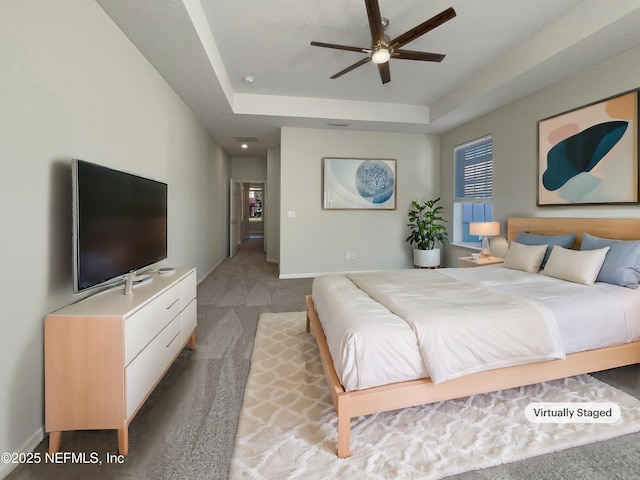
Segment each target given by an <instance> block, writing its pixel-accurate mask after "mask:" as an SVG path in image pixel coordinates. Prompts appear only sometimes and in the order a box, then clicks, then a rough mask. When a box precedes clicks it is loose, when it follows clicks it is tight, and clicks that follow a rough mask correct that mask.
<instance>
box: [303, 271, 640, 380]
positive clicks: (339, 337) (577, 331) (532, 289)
mask: <svg viewBox="0 0 640 480" xmlns="http://www.w3.org/2000/svg"><path fill="white" fill-rule="evenodd" d="M403 272H406V273H407V274H409V275H416V276H418V275H419V276H423V277H425V278H426V277H427V276H431V275H439V278H445V277H453V278H457V279H458V280H461V281H462V282H464V283H465V285H467V287H469V288H471V287H472V286H473V285H482V286H483V287H486V288H488V289H493V290H497V291H501V292H504V293H507V294H509V295H512V296H517V297H521V298H523V299H526V300H528V301H530V302H531V303H535V304H537V305H538V309H539V311H541V312H543V313H544V312H545V311H546V313H548V312H551V314H552V315H553V317H554V318H555V320H556V323H557V325H558V329H559V331H560V336H561V337H562V343H561V346H562V347H561V350H564V351H566V353H574V352H578V351H583V350H589V349H593V348H601V347H606V346H611V345H617V344H621V343H625V342H630V341H634V340H638V339H640V289H639V290H631V289H629V288H624V287H618V286H614V285H608V284H602V283H596V285H595V286H585V285H578V284H575V283H571V282H566V281H563V280H558V279H555V278H551V277H546V276H544V275H540V274H531V273H526V272H521V271H517V270H510V269H507V268H504V267H502V266H500V265H492V266H486V267H482V268H460V269H457V268H451V269H441V270H437V271H430V270H406V271H403ZM388 273H389V272H386V273H385V275H388ZM398 273H399V272H398ZM394 274H395V272H394ZM467 287H465V288H467ZM312 295H313V299H314V303H315V308H316V310H317V312H318V316H319V317H320V321H321V322H322V325H323V328H324V331H325V335H326V337H327V343H328V346H329V350H330V351H331V355H332V357H333V363H334V367H335V370H336V373H337V374H338V378H339V379H340V381H341V383H342V385H343V387H344V388H345V390H347V391H351V390H359V389H364V388H370V387H374V386H379V385H385V384H389V383H395V382H400V381H406V380H414V379H417V378H425V377H429V376H432V375H431V372H430V371H429V370H428V368H427V366H426V364H425V361H423V359H422V353H421V351H420V350H421V349H420V346H419V344H418V340H417V338H416V334H415V332H414V330H413V328H412V327H411V326H410V325H409V323H407V321H405V320H404V319H402V318H401V317H400V316H399V315H398V314H396V313H394V312H392V311H390V309H389V308H387V307H385V306H384V305H382V304H381V303H379V302H377V301H376V300H374V299H373V298H372V297H371V296H370V295H369V294H367V293H365V292H364V291H363V290H361V289H360V288H358V287H357V286H356V285H355V284H354V283H353V282H352V281H351V280H349V279H348V278H347V277H346V276H345V275H325V276H320V277H317V278H316V279H315V280H314V282H313V287H312ZM455 297H456V298H455V300H456V301H460V302H461V304H460V305H459V307H456V308H457V310H458V311H465V309H466V308H467V307H466V306H464V305H463V304H464V303H466V301H469V300H470V298H469V297H467V291H466V289H465V291H464V292H462V293H459V294H457V295H455ZM546 313H545V318H546V319H547V320H548V317H546ZM472 340H473V339H472ZM556 346H557V345H556ZM456 348H457V347H456V346H455V345H453V346H452V345H447V346H445V350H447V352H449V351H451V350H454V349H456Z"/></svg>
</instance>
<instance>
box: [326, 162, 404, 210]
mask: <svg viewBox="0 0 640 480" xmlns="http://www.w3.org/2000/svg"><path fill="white" fill-rule="evenodd" d="M322 208H323V209H325V210H344V209H366V210H395V208H396V161H395V159H389V158H323V159H322Z"/></svg>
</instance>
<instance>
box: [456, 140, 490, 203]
mask: <svg viewBox="0 0 640 480" xmlns="http://www.w3.org/2000/svg"><path fill="white" fill-rule="evenodd" d="M454 158H455V197H456V200H471V199H490V198H492V196H493V139H492V137H491V136H488V137H484V138H481V139H479V140H474V141H473V142H469V143H466V144H464V145H459V146H457V147H456V148H455V149H454Z"/></svg>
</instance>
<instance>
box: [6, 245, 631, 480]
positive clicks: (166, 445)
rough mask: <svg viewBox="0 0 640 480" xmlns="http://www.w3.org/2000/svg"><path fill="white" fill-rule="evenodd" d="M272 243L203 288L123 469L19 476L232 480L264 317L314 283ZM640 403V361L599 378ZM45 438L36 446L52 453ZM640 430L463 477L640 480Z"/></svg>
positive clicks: (39, 468)
mask: <svg viewBox="0 0 640 480" xmlns="http://www.w3.org/2000/svg"><path fill="white" fill-rule="evenodd" d="M265 257H266V256H265V254H264V253H263V252H262V240H261V239H256V240H252V241H250V242H249V243H246V244H243V246H242V248H241V250H240V252H239V253H238V255H237V256H235V257H234V258H230V259H227V260H225V261H224V262H223V263H222V264H221V265H220V266H219V267H218V268H217V269H216V270H215V271H214V272H213V273H212V274H211V275H210V276H209V277H208V278H207V279H206V280H205V281H204V282H203V283H202V284H201V285H200V286H199V287H198V329H197V331H196V332H197V333H196V334H197V337H196V340H197V344H198V345H197V349H196V351H194V352H191V351H189V350H185V351H183V352H182V354H181V355H180V357H178V360H177V361H176V362H175V364H174V365H173V367H172V368H171V369H170V371H169V372H168V374H167V376H166V377H165V378H164V379H163V380H162V382H161V383H160V384H159V385H158V387H157V388H156V390H155V391H154V392H153V394H152V395H151V397H150V398H149V401H148V402H147V403H146V404H145V406H144V407H143V408H142V409H141V410H140V412H139V413H138V415H137V416H136V418H135V419H134V421H133V422H132V423H131V425H130V429H129V455H128V456H127V457H126V460H125V463H124V464H123V465H105V464H103V465H101V466H95V465H78V464H71V463H68V464H64V465H61V464H58V465H54V464H45V463H41V464H39V465H21V466H19V467H18V468H17V469H16V470H14V471H13V472H12V473H11V474H10V475H9V477H8V479H9V480H35V479H39V480H42V479H44V480H58V479H60V480H63V479H64V480H75V479H78V480H80V479H86V478H91V479H95V480H110V479H118V480H129V479H131V480H133V479H136V480H141V479H154V480H155V479H167V480H169V479H180V480H182V479H185V480H193V479H207V480H217V479H226V478H227V475H228V471H229V465H230V462H231V453H232V448H233V444H234V439H235V432H236V427H237V421H238V415H239V413H240V409H241V406H242V398H243V394H244V387H245V384H246V380H247V375H248V371H249V362H250V358H251V350H252V346H253V339H254V336H255V331H256V325H257V321H258V318H259V316H260V314H261V313H263V312H294V311H301V310H304V309H305V304H304V296H305V295H306V294H308V293H309V292H310V290H311V280H308V279H296V280H279V279H278V272H277V265H274V264H269V263H266V261H265ZM596 376H597V377H598V378H599V379H601V380H603V381H605V382H607V383H610V384H612V385H613V386H615V387H617V388H619V389H621V390H624V391H626V392H628V393H630V394H632V395H634V396H635V397H637V398H640V365H635V366H631V367H626V368H621V369H616V370H612V371H608V372H603V373H601V374H598V375H596ZM47 448H48V441H47V440H46V439H45V441H44V442H42V443H41V444H40V445H39V446H38V447H37V449H36V451H37V452H40V453H41V454H43V455H44V452H46V450H47ZM61 450H64V451H71V452H99V454H100V456H102V455H104V454H105V452H115V451H116V450H117V438H116V433H115V432H114V431H86V432H67V433H64V434H63V436H62V445H61ZM638 471H640V434H633V435H627V436H624V437H619V438H616V439H613V440H609V441H607V442H601V443H596V444H591V445H587V446H585V447H580V448H575V449H570V450H565V451H562V452H559V453H556V454H549V455H543V456H541V457H535V458H533V459H530V460H526V461H522V462H517V463H513V464H509V465H503V466H500V467H495V468H491V469H487V470H481V471H478V472H467V473H465V474H463V475H460V476H459V477H453V478H457V479H459V480H462V479H465V480H466V479H470V480H480V479H482V480H487V479H492V480H493V479H504V480H507V479H512V480H528V479H540V480H544V479H549V480H552V479H553V480H558V479H576V478H580V479H582V480H590V479H597V480H599V479H637V478H638Z"/></svg>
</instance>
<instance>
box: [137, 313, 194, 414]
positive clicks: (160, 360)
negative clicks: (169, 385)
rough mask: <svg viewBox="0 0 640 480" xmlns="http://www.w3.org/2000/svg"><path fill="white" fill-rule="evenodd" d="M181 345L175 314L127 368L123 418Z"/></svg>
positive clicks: (163, 369)
mask: <svg viewBox="0 0 640 480" xmlns="http://www.w3.org/2000/svg"><path fill="white" fill-rule="evenodd" d="M181 348H182V342H181V341H180V316H178V317H176V318H174V320H173V321H172V322H171V323H169V325H167V326H166V327H165V329H164V330H162V332H160V334H159V335H158V336H157V337H156V338H154V339H153V341H152V342H151V343H150V344H149V345H147V348H145V349H144V350H143V351H142V352H141V353H140V355H138V356H137V357H136V359H135V360H134V361H133V362H131V364H130V365H129V366H128V367H127V368H126V370H125V384H126V387H125V392H126V393H125V397H126V404H125V409H126V412H127V413H126V415H127V416H126V418H129V417H130V416H131V415H132V414H133V412H135V410H136V408H138V405H140V403H141V402H142V401H143V400H144V399H145V397H146V396H147V394H148V393H149V391H150V390H151V389H152V388H153V386H154V385H155V383H156V382H157V381H158V380H159V379H160V378H161V375H162V373H163V372H164V371H165V370H166V368H167V367H168V366H169V365H170V364H171V362H172V361H173V359H174V358H175V357H176V356H177V355H178V353H179V352H180V349H181Z"/></svg>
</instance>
